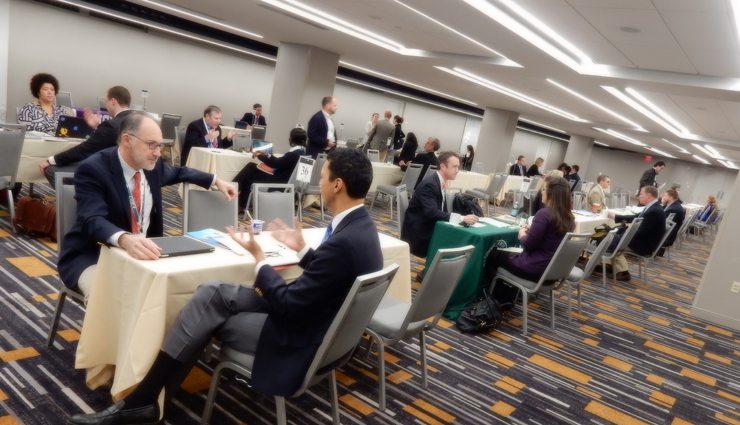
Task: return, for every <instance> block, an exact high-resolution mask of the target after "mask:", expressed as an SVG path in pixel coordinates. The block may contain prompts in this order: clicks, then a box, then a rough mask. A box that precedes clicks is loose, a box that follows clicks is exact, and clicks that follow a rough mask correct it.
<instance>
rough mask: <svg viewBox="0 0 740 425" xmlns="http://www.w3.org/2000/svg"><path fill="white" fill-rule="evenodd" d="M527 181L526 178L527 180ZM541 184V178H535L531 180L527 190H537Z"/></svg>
mask: <svg viewBox="0 0 740 425" xmlns="http://www.w3.org/2000/svg"><path fill="white" fill-rule="evenodd" d="M525 181H526V178H525ZM539 184H540V176H533V177H532V178H531V179H530V180H529V187H527V190H537V186H538V185H539Z"/></svg>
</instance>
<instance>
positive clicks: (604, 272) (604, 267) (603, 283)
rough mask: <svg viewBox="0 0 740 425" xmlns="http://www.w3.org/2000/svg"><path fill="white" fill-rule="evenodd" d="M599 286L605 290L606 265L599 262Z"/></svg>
mask: <svg viewBox="0 0 740 425" xmlns="http://www.w3.org/2000/svg"><path fill="white" fill-rule="evenodd" d="M601 286H603V287H604V288H606V263H605V262H603V261H602V262H601Z"/></svg>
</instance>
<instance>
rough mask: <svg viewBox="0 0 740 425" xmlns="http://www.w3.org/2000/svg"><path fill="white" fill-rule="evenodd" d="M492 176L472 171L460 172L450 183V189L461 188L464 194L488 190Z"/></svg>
mask: <svg viewBox="0 0 740 425" xmlns="http://www.w3.org/2000/svg"><path fill="white" fill-rule="evenodd" d="M490 180H491V176H490V175H488V174H481V173H475V172H472V171H460V172H459V173H458V174H457V177H455V180H453V181H451V182H450V188H460V189H462V191H463V192H465V191H466V190H471V189H486V188H487V187H488V182H489V181H490Z"/></svg>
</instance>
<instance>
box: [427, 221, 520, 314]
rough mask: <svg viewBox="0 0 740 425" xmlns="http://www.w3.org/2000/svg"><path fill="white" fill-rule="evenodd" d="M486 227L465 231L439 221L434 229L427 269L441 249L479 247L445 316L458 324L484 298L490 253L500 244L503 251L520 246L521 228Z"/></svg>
mask: <svg viewBox="0 0 740 425" xmlns="http://www.w3.org/2000/svg"><path fill="white" fill-rule="evenodd" d="M483 226H484V227H461V226H455V225H452V224H449V223H446V222H442V221H439V222H437V224H436V226H435V227H434V234H433V235H432V240H431V242H430V243H429V251H428V252H427V262H426V267H427V269H428V268H429V266H431V264H432V260H434V254H435V253H436V252H437V250H439V249H440V248H454V247H460V246H465V245H473V246H475V251H473V255H472V256H471V257H470V260H469V261H468V264H467V266H465V270H463V274H462V276H461V277H460V282H458V284H457V287H456V288H455V291H454V292H453V293H452V297H450V301H449V302H448V303H447V308H446V309H445V313H444V316H445V317H446V318H448V319H451V320H455V319H457V317H458V316H459V315H460V313H461V312H462V310H463V309H464V308H465V306H466V305H467V304H468V303H470V302H471V301H473V300H474V299H476V298H477V297H478V296H479V295H480V294H482V290H483V287H484V286H483V285H481V278H482V277H483V260H484V256H485V254H486V252H487V251H488V249H489V248H490V247H491V246H493V245H494V244H496V245H497V246H498V247H499V248H505V247H511V246H519V240H518V239H517V233H518V231H519V230H518V228H511V227H495V226H491V225H488V224H485V223H483Z"/></svg>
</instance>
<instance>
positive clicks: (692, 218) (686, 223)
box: [676, 211, 701, 237]
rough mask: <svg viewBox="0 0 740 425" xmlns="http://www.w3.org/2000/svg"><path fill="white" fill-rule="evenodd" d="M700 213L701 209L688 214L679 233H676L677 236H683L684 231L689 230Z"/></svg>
mask: <svg viewBox="0 0 740 425" xmlns="http://www.w3.org/2000/svg"><path fill="white" fill-rule="evenodd" d="M699 214H701V211H695V212H694V213H693V214H691V215H689V216H687V217H686V218H685V219H684V221H683V224H681V227H680V228H679V229H678V233H676V237H679V236H682V235H683V234H684V233H686V232H687V231H688V230H689V227H691V225H692V224H694V221H696V218H697V217H699Z"/></svg>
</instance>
